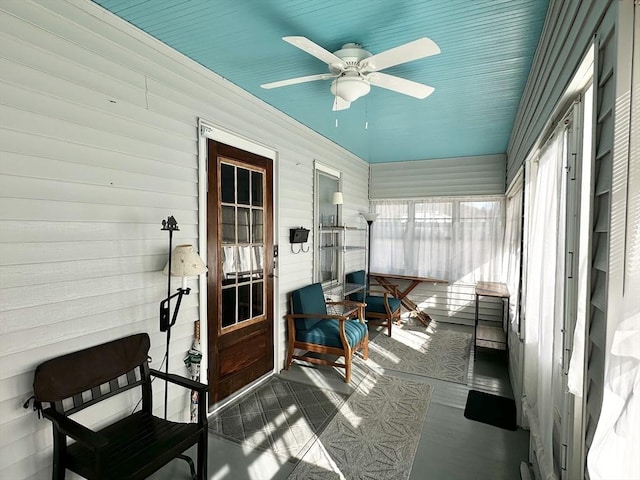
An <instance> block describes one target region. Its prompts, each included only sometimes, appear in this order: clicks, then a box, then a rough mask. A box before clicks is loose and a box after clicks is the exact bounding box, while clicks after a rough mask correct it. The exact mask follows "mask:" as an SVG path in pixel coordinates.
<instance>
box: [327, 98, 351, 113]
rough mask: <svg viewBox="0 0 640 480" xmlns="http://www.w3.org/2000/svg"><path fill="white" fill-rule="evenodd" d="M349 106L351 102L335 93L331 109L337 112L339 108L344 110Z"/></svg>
mask: <svg viewBox="0 0 640 480" xmlns="http://www.w3.org/2000/svg"><path fill="white" fill-rule="evenodd" d="M350 106H351V102H347V101H346V100H343V99H342V97H339V96H337V95H336V96H335V97H333V108H332V109H331V110H333V111H334V112H337V111H339V110H346V109H347V108H349V107H350Z"/></svg>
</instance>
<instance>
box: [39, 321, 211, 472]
mask: <svg viewBox="0 0 640 480" xmlns="http://www.w3.org/2000/svg"><path fill="white" fill-rule="evenodd" d="M148 353H149V336H148V335H147V334H146V333H143V334H138V335H132V336H130V337H126V338H122V339H119V340H115V341H113V342H109V343H105V344H102V345H97V346H95V347H91V348H87V349H85V350H81V351H78V352H74V353H70V354H68V355H64V356H61V357H58V358H54V359H52V360H48V361H46V362H44V363H42V364H41V365H39V366H38V367H37V369H36V372H35V378H34V382H33V390H34V394H35V398H36V401H37V402H39V403H40V404H41V405H42V407H46V408H44V409H43V415H44V417H45V418H47V419H49V420H51V422H52V423H53V478H54V480H55V479H63V478H64V476H65V472H66V469H69V470H71V471H73V472H75V473H77V474H79V475H81V476H83V477H85V478H87V479H114V480H116V479H117V480H124V479H143V478H147V477H148V476H149V475H151V474H152V473H153V472H155V471H156V470H158V469H160V468H161V467H162V466H164V465H166V464H167V463H169V462H170V461H171V460H173V459H175V458H183V459H184V460H187V462H188V463H189V466H190V467H191V475H192V478H194V479H198V480H205V479H207V415H206V414H207V410H206V408H207V388H208V387H207V386H206V385H204V384H202V383H199V382H195V381H193V380H190V379H187V378H183V377H180V376H178V375H173V374H169V375H166V374H165V373H163V372H160V371H157V370H153V369H150V368H149V365H148V361H147V359H148ZM152 376H154V377H157V378H159V379H161V380H167V381H169V382H171V383H174V384H177V385H180V386H182V387H185V388H186V389H189V390H195V391H197V392H198V393H199V404H198V421H197V423H179V422H173V421H169V420H165V419H162V418H158V417H156V416H154V415H153V409H152V398H153V395H152V391H151V378H152ZM135 387H140V389H139V390H141V395H142V398H141V409H140V410H139V411H136V412H135V413H131V414H130V415H127V416H125V417H124V418H121V419H119V420H117V421H115V422H114V423H111V424H110V425H108V426H105V427H104V428H101V429H99V430H92V429H90V428H88V427H86V426H84V425H82V424H80V423H78V422H77V421H75V420H73V419H72V418H70V415H73V414H74V413H76V412H79V411H80V410H83V409H85V408H87V407H90V406H92V405H96V404H97V403H99V402H101V401H103V400H105V399H107V398H110V397H113V396H115V395H118V394H122V393H123V392H126V391H129V390H131V389H133V388H135ZM47 405H48V406H47ZM97 408H100V407H97ZM132 410H134V408H133V405H132ZM67 437H70V438H72V439H73V440H75V443H73V444H71V445H68V444H67ZM194 445H197V472H196V469H195V468H194V465H193V462H192V461H191V459H190V458H189V457H186V456H184V452H185V451H186V450H187V449H189V448H190V447H192V446H194Z"/></svg>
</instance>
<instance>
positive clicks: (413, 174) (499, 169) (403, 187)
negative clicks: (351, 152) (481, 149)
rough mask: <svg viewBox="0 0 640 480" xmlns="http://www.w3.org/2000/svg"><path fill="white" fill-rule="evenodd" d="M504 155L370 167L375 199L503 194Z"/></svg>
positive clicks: (374, 165) (394, 163)
mask: <svg viewBox="0 0 640 480" xmlns="http://www.w3.org/2000/svg"><path fill="white" fill-rule="evenodd" d="M505 168H506V157H505V155H483V156H478V157H459V158H440V159H432V160H420V161H414V162H392V163H380V164H373V165H371V193H370V196H371V198H372V199H392V198H418V197H420V198H421V197H440V196H460V195H495V194H503V193H504V192H505V190H506V184H505V174H504V172H505Z"/></svg>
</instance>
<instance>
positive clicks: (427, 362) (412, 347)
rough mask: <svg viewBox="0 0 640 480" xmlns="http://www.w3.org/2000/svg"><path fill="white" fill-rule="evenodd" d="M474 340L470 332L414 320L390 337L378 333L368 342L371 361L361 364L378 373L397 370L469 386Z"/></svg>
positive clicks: (396, 330)
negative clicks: (426, 324)
mask: <svg viewBox="0 0 640 480" xmlns="http://www.w3.org/2000/svg"><path fill="white" fill-rule="evenodd" d="M471 339H472V335H471V334H470V333H465V332H458V331H455V330H451V329H448V328H447V327H445V326H442V325H438V324H437V323H436V322H431V324H430V325H429V327H425V326H424V325H422V324H421V323H419V322H418V321H417V320H414V319H411V320H410V321H408V322H407V323H405V324H403V325H402V326H400V327H396V328H393V329H392V336H391V337H388V336H387V334H386V333H383V332H381V333H379V334H378V335H377V336H376V337H375V338H374V339H373V340H372V341H371V342H369V359H368V360H366V361H364V360H359V361H361V362H362V363H364V364H365V365H366V366H367V367H369V368H371V369H372V370H374V371H375V372H377V373H379V374H386V373H390V372H393V371H396V372H404V373H411V374H414V375H420V376H424V377H430V378H437V379H440V380H446V381H448V382H456V383H467V370H468V368H469V357H470V353H471Z"/></svg>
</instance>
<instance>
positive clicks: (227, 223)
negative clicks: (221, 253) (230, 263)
mask: <svg viewBox="0 0 640 480" xmlns="http://www.w3.org/2000/svg"><path fill="white" fill-rule="evenodd" d="M222 243H236V218H235V208H234V207H222Z"/></svg>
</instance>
